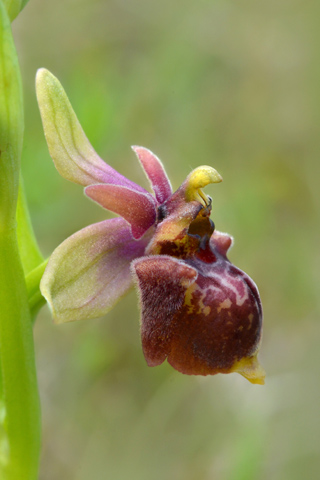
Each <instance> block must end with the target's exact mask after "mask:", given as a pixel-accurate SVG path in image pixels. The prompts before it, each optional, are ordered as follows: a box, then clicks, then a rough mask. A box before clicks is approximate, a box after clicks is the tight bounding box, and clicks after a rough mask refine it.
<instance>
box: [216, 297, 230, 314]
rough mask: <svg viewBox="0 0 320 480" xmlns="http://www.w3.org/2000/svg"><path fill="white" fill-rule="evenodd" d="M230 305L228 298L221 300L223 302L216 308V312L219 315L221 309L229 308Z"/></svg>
mask: <svg viewBox="0 0 320 480" xmlns="http://www.w3.org/2000/svg"><path fill="white" fill-rule="evenodd" d="M231 305H232V302H231V300H230V298H226V299H225V300H223V302H221V303H220V305H219V307H218V308H217V312H218V313H220V312H221V310H222V309H223V308H226V309H227V308H230V307H231Z"/></svg>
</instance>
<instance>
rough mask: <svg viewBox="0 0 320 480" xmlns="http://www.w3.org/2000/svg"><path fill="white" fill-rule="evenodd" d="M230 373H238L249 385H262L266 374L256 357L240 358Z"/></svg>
mask: <svg viewBox="0 0 320 480" xmlns="http://www.w3.org/2000/svg"><path fill="white" fill-rule="evenodd" d="M231 371H232V372H237V373H240V375H242V376H243V377H244V378H246V379H247V380H249V382H251V383H256V384H259V385H264V380H265V376H266V372H265V371H264V369H263V368H262V367H261V365H260V363H259V362H258V358H257V355H255V356H254V357H250V358H242V359H241V360H240V361H239V362H237V363H235V364H234V365H233V367H232V370H231Z"/></svg>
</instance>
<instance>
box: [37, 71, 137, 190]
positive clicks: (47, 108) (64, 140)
mask: <svg viewBox="0 0 320 480" xmlns="http://www.w3.org/2000/svg"><path fill="white" fill-rule="evenodd" d="M36 88H37V99H38V103H39V108H40V113H41V118H42V123H43V128H44V133H45V136H46V140H47V143H48V147H49V152H50V155H51V157H52V159H53V161H54V163H55V166H56V168H57V170H58V172H59V173H60V175H62V176H63V177H64V178H66V179H67V180H70V181H71V182H74V183H79V184H80V185H84V186H86V185H92V184H95V183H112V184H116V185H126V186H127V187H130V188H133V189H134V190H137V191H140V192H141V191H143V192H145V190H144V189H143V188H142V187H140V186H139V185H137V184H135V183H134V182H131V181H130V180H128V179H127V178H126V177H124V176H123V175H120V173H118V172H117V171H116V170H114V169H113V168H111V167H110V166H109V165H107V164H106V163H105V162H104V161H103V160H102V159H101V158H100V157H99V155H98V154H97V153H96V152H95V150H94V149H93V147H92V145H91V144H90V142H89V140H88V139H87V137H86V135H85V133H84V131H83V129H82V127H81V125H80V123H79V121H78V119H77V116H76V114H75V113H74V111H73V108H72V106H71V104H70V102H69V99H68V97H67V95H66V93H65V91H64V89H63V88H62V85H61V84H60V82H59V81H58V79H57V78H56V77H54V76H53V75H52V73H50V72H49V71H48V70H46V69H44V68H41V69H40V70H38V73H37V78H36Z"/></svg>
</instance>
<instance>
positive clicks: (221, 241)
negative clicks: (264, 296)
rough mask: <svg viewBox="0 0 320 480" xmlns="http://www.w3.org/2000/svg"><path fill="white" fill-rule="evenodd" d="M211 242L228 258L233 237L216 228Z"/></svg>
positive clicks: (213, 246)
mask: <svg viewBox="0 0 320 480" xmlns="http://www.w3.org/2000/svg"><path fill="white" fill-rule="evenodd" d="M210 244H211V246H212V248H213V249H214V250H215V251H217V252H218V253H220V255H222V256H223V257H225V258H227V253H228V250H229V249H230V248H231V247H232V245H233V238H232V237H231V236H230V235H228V234H227V233H222V232H218V231H217V230H215V231H214V232H213V234H212V237H211V238H210Z"/></svg>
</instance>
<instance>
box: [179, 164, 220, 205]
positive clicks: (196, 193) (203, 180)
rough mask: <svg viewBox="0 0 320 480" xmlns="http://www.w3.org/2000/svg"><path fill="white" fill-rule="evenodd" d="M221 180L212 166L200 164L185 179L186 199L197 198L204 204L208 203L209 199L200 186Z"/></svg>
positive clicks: (189, 200)
mask: <svg viewBox="0 0 320 480" xmlns="http://www.w3.org/2000/svg"><path fill="white" fill-rule="evenodd" d="M220 182H222V177H221V175H220V174H219V173H218V172H217V170H215V169H214V168H212V167H208V165H202V166H201V167H197V168H196V169H194V170H193V171H192V172H191V173H190V174H189V175H188V177H187V180H186V184H187V185H186V200H187V201H188V202H191V201H192V200H197V201H199V202H200V203H202V204H204V206H206V205H208V203H209V200H208V197H207V196H206V195H205V193H203V192H202V190H201V188H203V187H206V186H207V185H209V184H210V183H220Z"/></svg>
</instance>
